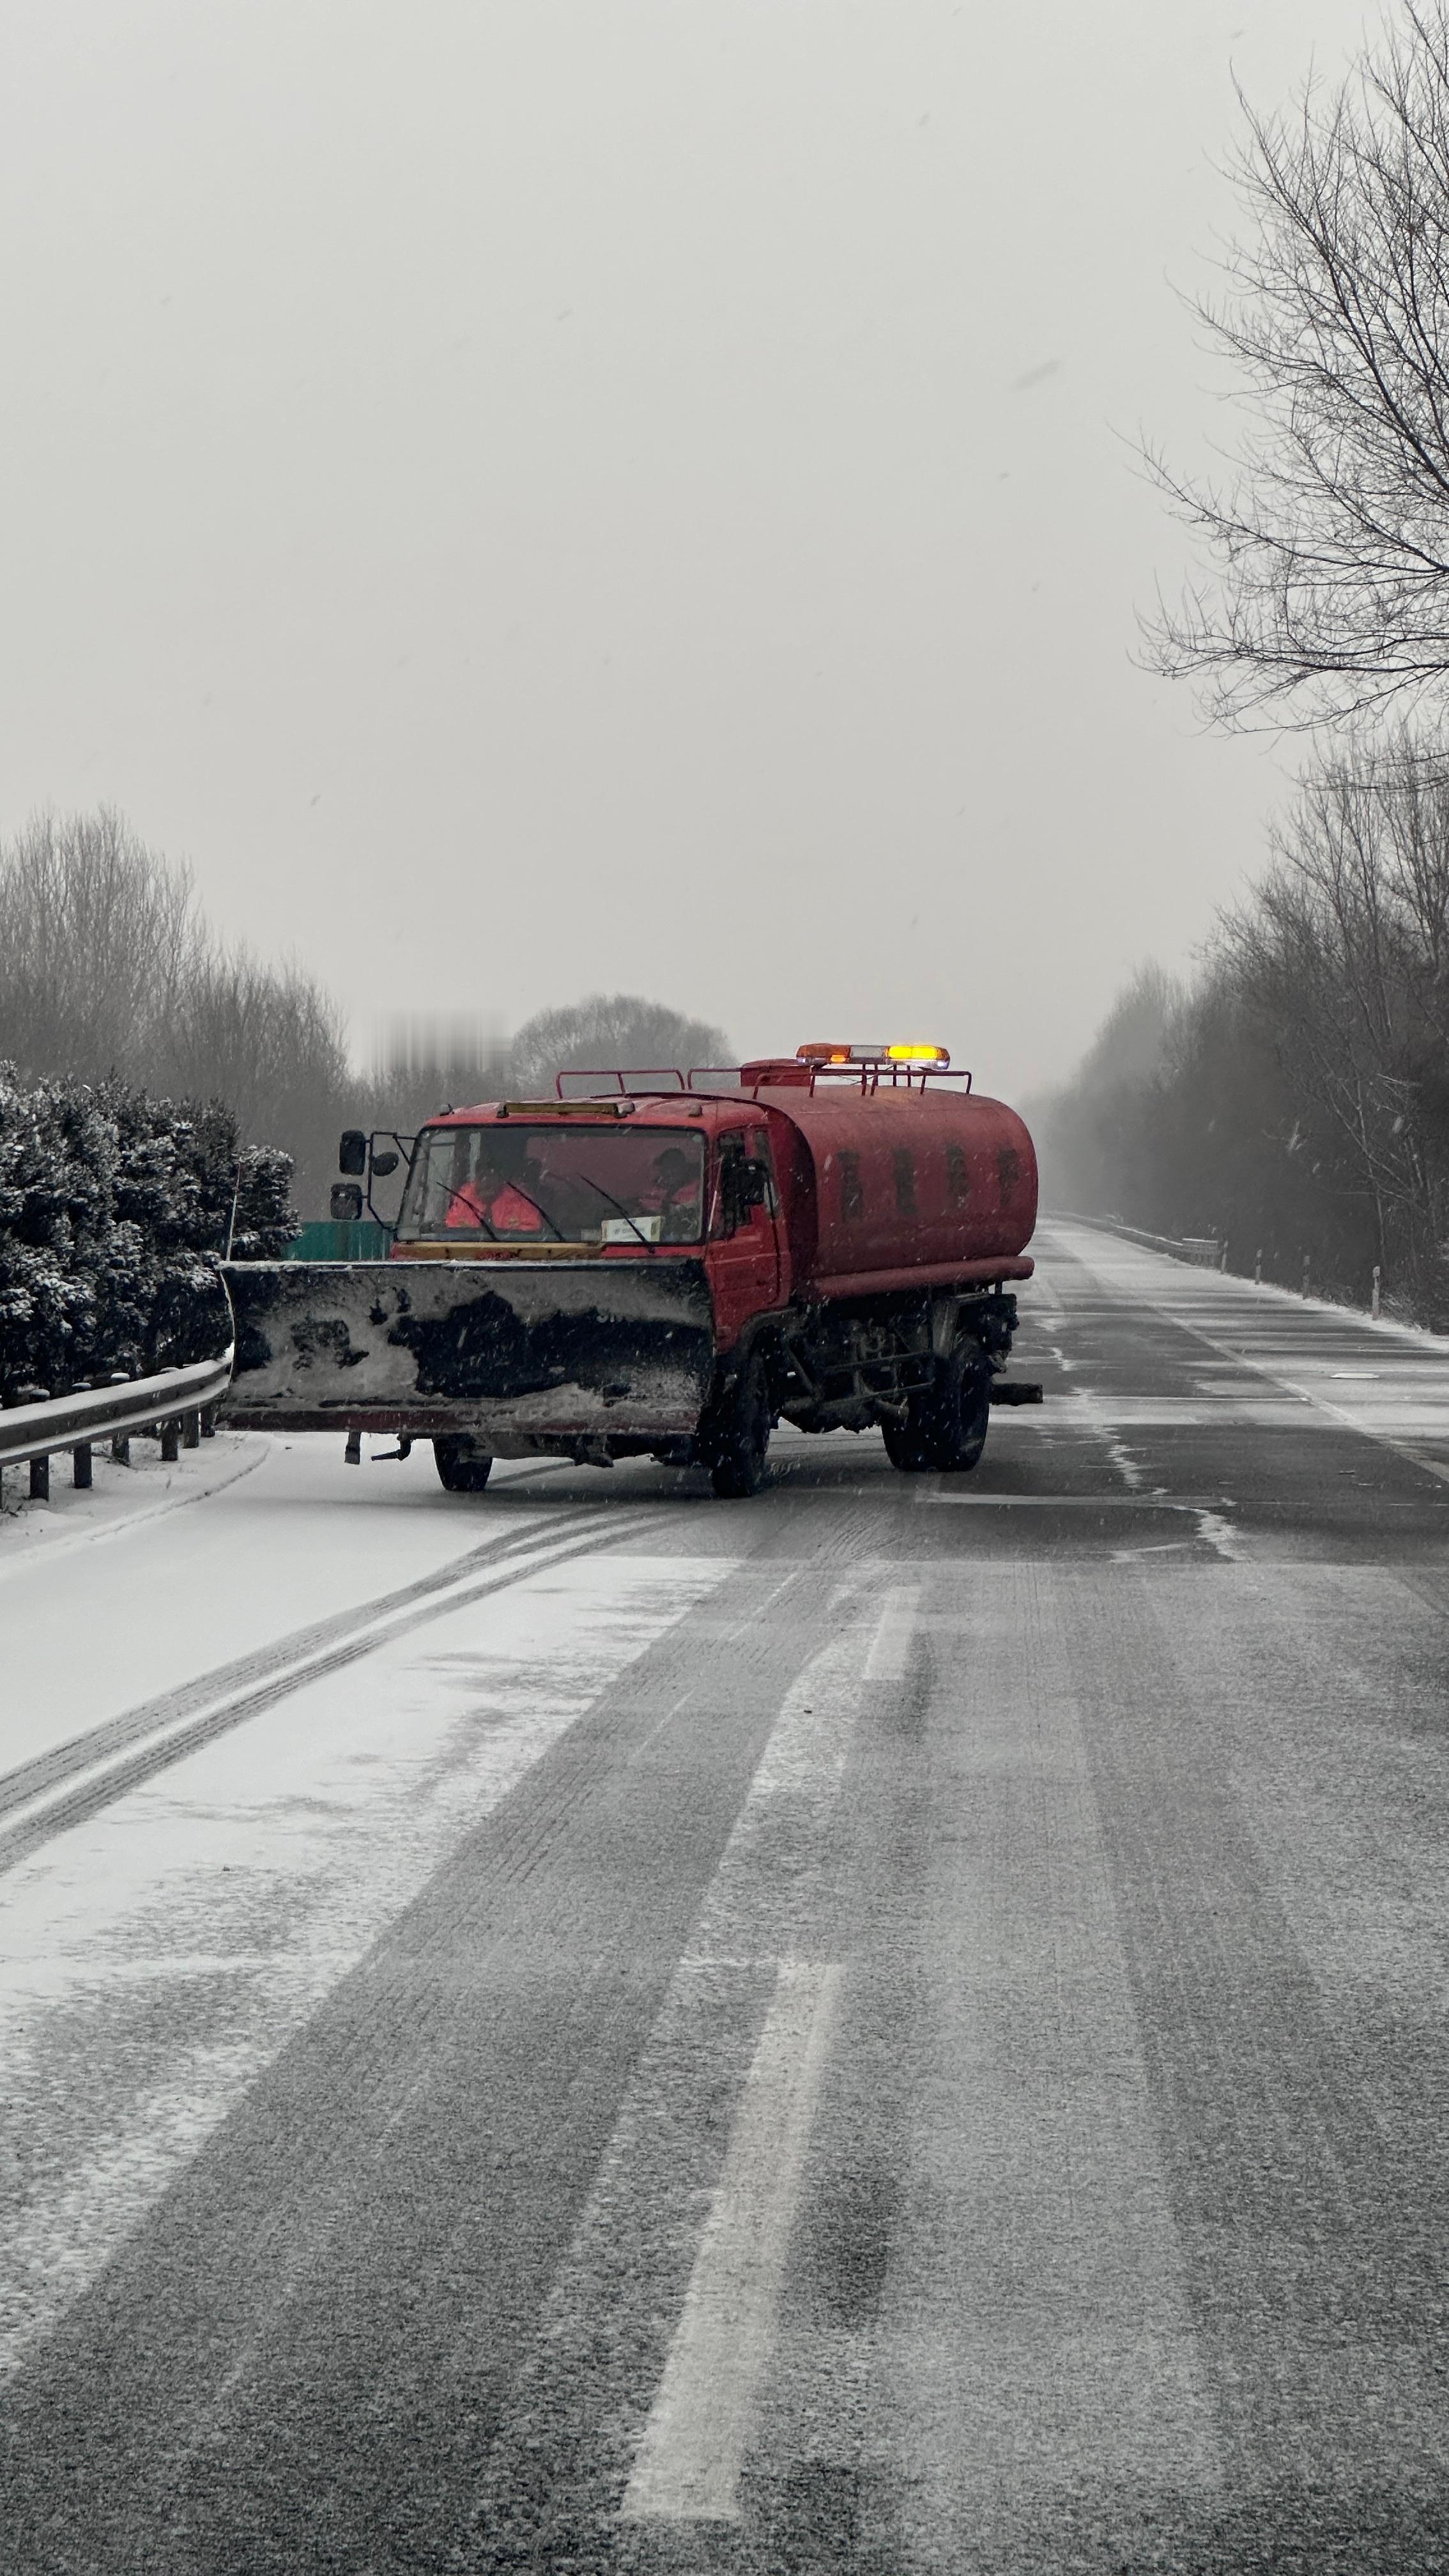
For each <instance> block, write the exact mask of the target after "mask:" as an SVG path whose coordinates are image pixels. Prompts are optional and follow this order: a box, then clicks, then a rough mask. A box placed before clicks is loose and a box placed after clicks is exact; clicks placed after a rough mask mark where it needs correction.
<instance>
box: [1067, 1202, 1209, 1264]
mask: <svg viewBox="0 0 1449 2576" xmlns="http://www.w3.org/2000/svg"><path fill="white" fill-rule="evenodd" d="M1053 1217H1059V1218H1060V1220H1061V1222H1062V1224H1063V1225H1095V1226H1096V1227H1098V1228H1099V1230H1100V1231H1101V1232H1102V1233H1103V1234H1117V1235H1120V1236H1121V1237H1122V1239H1123V1241H1124V1242H1125V1243H1140V1244H1143V1245H1145V1247H1146V1249H1147V1250H1148V1251H1149V1252H1166V1253H1168V1254H1170V1256H1171V1258H1172V1259H1173V1260H1174V1261H1188V1262H1191V1264H1192V1265H1193V1267H1194V1269H1197V1270H1220V1269H1223V1268H1224V1267H1225V1266H1226V1264H1225V1259H1224V1256H1225V1254H1226V1251H1227V1246H1226V1244H1224V1243H1223V1242H1221V1241H1220V1239H1219V1237H1218V1236H1217V1235H1215V1234H1185V1235H1176V1234H1144V1233H1143V1231H1142V1228H1141V1227H1140V1226H1137V1225H1123V1223H1122V1222H1121V1219H1120V1218H1118V1217H1115V1216H1083V1215H1082V1214H1081V1213H1080V1212H1079V1210H1077V1209H1076V1208H1043V1210H1042V1219H1043V1222H1044V1223H1045V1224H1048V1225H1049V1224H1050V1223H1051V1220H1052V1218H1053Z"/></svg>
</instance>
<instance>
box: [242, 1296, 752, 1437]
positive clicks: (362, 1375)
mask: <svg viewBox="0 0 1449 2576" xmlns="http://www.w3.org/2000/svg"><path fill="white" fill-rule="evenodd" d="M223 1276H224V1278H225V1280H226V1285H227V1291H228V1294H229V1295H230V1298H231V1302H232V1312H233V1314H234V1316H235V1320H236V1366H235V1372H234V1374H233V1377H232V1382H231V1387H230V1390H229V1392H228V1394H227V1396H226V1399H225V1402H224V1403H223V1405H222V1407H221V1411H222V1415H223V1417H224V1418H225V1420H226V1421H228V1422H230V1423H234V1424H236V1425H237V1427H238V1428H239V1429H245V1430H258V1431H323V1430H334V1429H337V1428H339V1427H342V1426H347V1427H353V1426H356V1427H358V1428H360V1429H362V1430H364V1431H411V1432H415V1433H418V1434H420V1435H423V1436H426V1435H427V1434H429V1433H433V1432H442V1433H450V1432H466V1433H471V1434H473V1435H474V1436H475V1437H476V1438H478V1439H479V1440H480V1442H484V1443H486V1442H492V1443H493V1444H494V1446H495V1447H496V1448H497V1449H498V1451H499V1453H500V1454H501V1455H504V1456H506V1455H507V1454H508V1449H509V1446H510V1445H511V1444H512V1443H514V1442H516V1443H517V1444H518V1449H519V1450H526V1449H528V1448H531V1447H532V1446H533V1445H534V1444H535V1443H536V1442H540V1441H544V1442H546V1441H549V1440H551V1439H561V1440H569V1439H579V1440H590V1441H597V1440H599V1439H600V1438H608V1437H610V1436H611V1435H612V1436H613V1437H615V1438H620V1437H624V1438H627V1437H629V1436H631V1435H635V1434H645V1435H658V1436H661V1437H669V1438H675V1439H677V1438H680V1437H682V1436H687V1435H689V1434H690V1433H692V1432H693V1430H694V1428H695V1425H696V1423H697V1422H698V1420H699V1415H700V1411H701V1408H702V1406H703V1404H704V1401H705V1397H706V1395H707V1394H708V1391H709V1384H710V1378H711V1373H712V1369H713V1358H714V1349H713V1335H712V1332H711V1317H710V1303H709V1290H708V1286H707V1284H706V1281H705V1276H704V1269H703V1265H702V1264H701V1263H700V1262H697V1261H688V1260H674V1259H664V1260H654V1261H649V1262H632V1261H630V1262H623V1261H619V1262H577V1263H574V1262H561V1261H550V1262H547V1263H544V1262H539V1263H537V1264H534V1263H526V1262H521V1261H519V1262H506V1261H499V1262H483V1261H458V1262H453V1261H369V1262H306V1261H255V1262H252V1261H248V1262H231V1263H228V1264H227V1266H226V1268H225V1270H224V1272H223Z"/></svg>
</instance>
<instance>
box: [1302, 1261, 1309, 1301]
mask: <svg viewBox="0 0 1449 2576" xmlns="http://www.w3.org/2000/svg"><path fill="white" fill-rule="evenodd" d="M1303 1294H1304V1296H1305V1297H1306V1296H1307V1294H1308V1255H1307V1253H1306V1252H1305V1253H1304V1255H1303Z"/></svg>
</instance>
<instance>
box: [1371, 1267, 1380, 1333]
mask: <svg viewBox="0 0 1449 2576" xmlns="http://www.w3.org/2000/svg"><path fill="white" fill-rule="evenodd" d="M1378 1312H1379V1265H1378V1263H1377V1262H1375V1263H1374V1293H1373V1295H1372V1297H1371V1298H1370V1299H1369V1313H1370V1314H1371V1315H1372V1316H1373V1318H1374V1320H1375V1322H1377V1321H1378Z"/></svg>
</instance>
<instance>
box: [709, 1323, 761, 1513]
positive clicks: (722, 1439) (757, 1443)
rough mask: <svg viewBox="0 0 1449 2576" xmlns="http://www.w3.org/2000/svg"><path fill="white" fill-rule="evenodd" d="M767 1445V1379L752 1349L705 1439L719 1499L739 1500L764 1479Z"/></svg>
mask: <svg viewBox="0 0 1449 2576" xmlns="http://www.w3.org/2000/svg"><path fill="white" fill-rule="evenodd" d="M769 1445H770V1382H769V1378H768V1376H767V1374H766V1369H765V1362H764V1356H763V1354H762V1353H761V1352H759V1351H753V1352H752V1353H751V1354H750V1357H749V1358H748V1359H747V1360H746V1362H745V1364H744V1367H743V1368H742V1369H741V1371H740V1374H739V1376H738V1377H737V1378H736V1380H735V1382H734V1385H733V1386H732V1387H731V1389H730V1391H729V1394H728V1395H727V1397H726V1398H725V1400H724V1402H723V1404H722V1405H721V1406H720V1409H719V1412H718V1414H717V1416H716V1419H715V1421H714V1422H713V1424H712V1425H711V1426H710V1429H709V1431H708V1433H707V1435H706V1438H705V1441H704V1444H703V1446H704V1456H705V1464H706V1465H707V1467H708V1468H709V1481H710V1483H711V1484H712V1485H713V1487H714V1490H715V1492H716V1493H717V1494H718V1495H719V1497H720V1500H721V1501H722V1502H741V1501H743V1500H744V1499H745V1497H746V1496H747V1495H750V1494H757V1493H758V1492H759V1490H760V1487H761V1486H762V1485H763V1483H764V1481H765V1453H766V1451H767V1450H768V1448H769Z"/></svg>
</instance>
